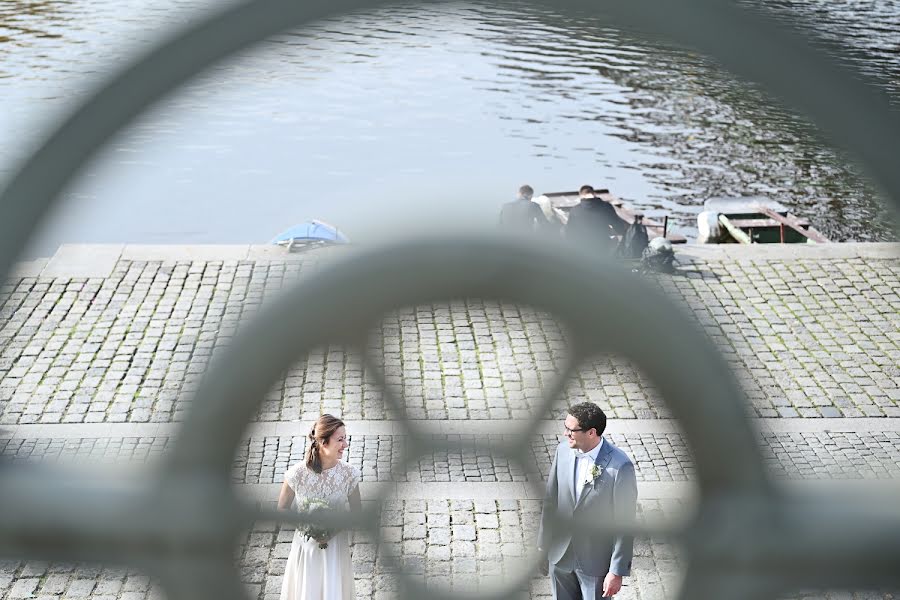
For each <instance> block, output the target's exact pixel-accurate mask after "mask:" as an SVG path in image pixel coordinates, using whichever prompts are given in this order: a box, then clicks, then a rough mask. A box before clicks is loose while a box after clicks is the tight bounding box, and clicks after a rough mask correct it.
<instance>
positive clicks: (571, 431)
mask: <svg viewBox="0 0 900 600" xmlns="http://www.w3.org/2000/svg"><path fill="white" fill-rule="evenodd" d="M563 428H564V429H565V430H566V435H570V434H572V433H575V432H576V431H584V429H569V428H568V427H567V426H566V425H563Z"/></svg>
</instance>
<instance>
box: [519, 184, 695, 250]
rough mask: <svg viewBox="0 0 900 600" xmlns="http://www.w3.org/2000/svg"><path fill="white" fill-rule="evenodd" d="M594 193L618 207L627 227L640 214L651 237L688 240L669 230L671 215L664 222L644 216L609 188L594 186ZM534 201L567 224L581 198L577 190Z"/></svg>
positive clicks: (671, 240) (545, 211) (557, 219)
mask: <svg viewBox="0 0 900 600" xmlns="http://www.w3.org/2000/svg"><path fill="white" fill-rule="evenodd" d="M594 195H595V196H596V197H598V198H600V199H601V200H603V201H605V202H609V203H610V204H612V206H613V208H615V209H616V214H617V215H619V218H620V219H622V221H623V222H624V223H625V226H626V227H627V226H628V225H631V224H632V223H634V219H635V217H637V216H640V217H641V218H642V223H643V224H644V226H645V227H646V228H647V233H648V234H649V236H650V238H651V239H653V238H655V237H664V238H666V239H667V240H669V241H670V242H672V243H673V244H684V243H685V242H687V238H685V237H684V236H682V235H679V234H677V233H670V232H669V231H668V220H669V217H665V218H664V220H663V222H662V223H660V222H659V221H655V220H653V219H648V218H646V217H644V215H643V213H641V212H639V211H634V210H631V209H630V208H627V207H626V206H625V203H624V202H622V200H620V199H618V198H617V197H615V196H613V195H612V194H610V193H609V190H607V189H601V188H594ZM533 201H534V202H536V203H537V204H538V205H540V206H541V209H542V210H543V211H544V214H545V215H546V216H547V218H552V219H554V220H556V221H558V222H559V223H562V224H565V223H566V221H567V220H568V218H569V217H568V211H569V209H570V208H572V207H573V206H575V205H576V204H578V203H579V202H581V199H580V198H579V197H578V192H577V191H575V192H549V193H546V194H542V195H541V196H538V197H536V198H534V200H533Z"/></svg>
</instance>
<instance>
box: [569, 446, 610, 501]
mask: <svg viewBox="0 0 900 600" xmlns="http://www.w3.org/2000/svg"><path fill="white" fill-rule="evenodd" d="M602 447H603V438H602V437H601V438H600V443H599V444H597V445H596V446H594V448H593V450H589V451H588V452H582V451H581V450H574V452H575V487H574V490H575V502H578V499H579V498H580V497H581V492H582V490H584V482H585V480H586V479H587V478H588V474H589V473H590V471H591V465H593V464H594V463H595V462H596V461H597V455H598V454H600V448H602Z"/></svg>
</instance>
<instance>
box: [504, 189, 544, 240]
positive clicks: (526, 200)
mask: <svg viewBox="0 0 900 600" xmlns="http://www.w3.org/2000/svg"><path fill="white" fill-rule="evenodd" d="M532 196H534V190H533V189H532V187H531V186H530V185H523V186H522V187H520V188H519V193H518V194H517V195H516V199H515V200H513V201H512V202H507V203H506V204H504V205H503V208H501V209H500V227H501V228H503V229H508V230H515V231H522V232H525V233H532V232H535V231H545V230H546V229H547V227H548V226H549V225H550V223H549V222H548V221H547V217H545V216H544V211H542V210H541V207H540V206H538V205H537V204H535V203H534V202H532V201H531V198H532Z"/></svg>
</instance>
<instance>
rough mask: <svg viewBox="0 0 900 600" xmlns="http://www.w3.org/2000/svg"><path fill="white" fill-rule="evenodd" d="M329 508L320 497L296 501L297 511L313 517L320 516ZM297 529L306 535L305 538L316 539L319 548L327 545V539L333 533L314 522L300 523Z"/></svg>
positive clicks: (329, 509) (328, 510)
mask: <svg viewBox="0 0 900 600" xmlns="http://www.w3.org/2000/svg"><path fill="white" fill-rule="evenodd" d="M331 510H332V509H331V506H330V505H329V504H328V503H327V502H326V501H325V500H322V499H321V498H303V499H301V500H298V501H297V512H299V513H300V514H302V515H304V516H306V517H312V518H313V519H315V518H316V517H321V516H322V515H323V514H324V513H327V512H330V511H331ZM299 530H300V532H301V533H302V534H303V535H304V536H306V539H315V540H318V542H319V548H322V549H323V550H324V549H325V548H327V547H328V541H327V540H328V539H329V538H331V537H332V536H333V535H334V533H333V532H332V531H330V530H328V529H325V528H324V527H322V526H321V525H316V524H315V523H302V524H301V525H300V526H299Z"/></svg>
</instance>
